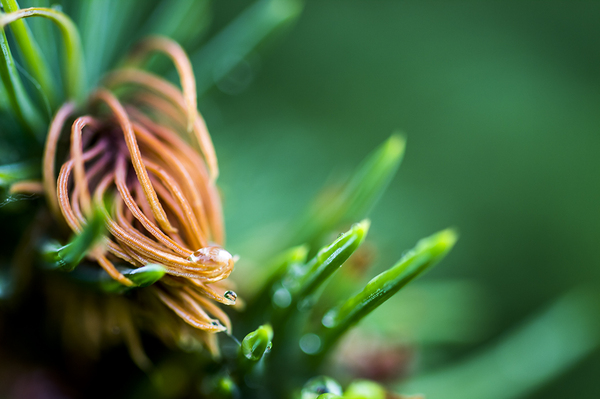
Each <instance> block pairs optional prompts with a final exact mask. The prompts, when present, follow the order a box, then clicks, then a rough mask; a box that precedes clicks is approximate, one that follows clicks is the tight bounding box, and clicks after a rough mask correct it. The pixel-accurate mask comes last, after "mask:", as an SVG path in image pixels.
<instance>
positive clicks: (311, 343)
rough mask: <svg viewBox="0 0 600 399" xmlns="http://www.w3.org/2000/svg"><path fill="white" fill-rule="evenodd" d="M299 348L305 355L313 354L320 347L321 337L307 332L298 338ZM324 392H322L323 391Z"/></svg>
mask: <svg viewBox="0 0 600 399" xmlns="http://www.w3.org/2000/svg"><path fill="white" fill-rule="evenodd" d="M299 343H300V349H302V352H304V353H306V354H307V355H314V354H315V353H318V352H319V350H320V349H321V338H319V336H318V335H317V334H313V333H308V334H304V335H303V336H302V338H300V342H299ZM323 393H324V392H323Z"/></svg>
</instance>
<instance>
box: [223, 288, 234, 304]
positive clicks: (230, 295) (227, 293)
mask: <svg viewBox="0 0 600 399" xmlns="http://www.w3.org/2000/svg"><path fill="white" fill-rule="evenodd" d="M223 296H224V297H225V299H228V300H230V301H231V302H232V303H235V300H236V299H237V294H236V293H235V292H233V291H225V293H224V294H223Z"/></svg>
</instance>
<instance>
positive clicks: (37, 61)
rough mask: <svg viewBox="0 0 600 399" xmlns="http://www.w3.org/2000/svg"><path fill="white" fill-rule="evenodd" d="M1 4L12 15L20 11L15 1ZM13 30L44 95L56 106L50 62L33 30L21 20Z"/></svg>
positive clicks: (13, 26) (13, 24)
mask: <svg viewBox="0 0 600 399" xmlns="http://www.w3.org/2000/svg"><path fill="white" fill-rule="evenodd" d="M0 2H1V3H2V5H3V6H4V10H5V11H6V12H9V13H12V12H16V11H18V10H19V5H18V4H17V2H16V1H15V0H0ZM11 30H12V32H13V34H14V36H15V40H16V42H17V44H18V45H19V49H20V50H21V54H22V55H23V59H24V60H25V62H26V63H27V66H28V67H29V69H30V71H31V75H32V77H33V79H35V80H36V81H37V83H38V84H39V85H40V88H41V90H42V93H43V95H45V96H46V98H47V99H48V102H49V103H50V104H51V106H54V105H56V85H55V84H54V81H53V80H52V73H51V72H50V68H49V66H48V62H47V61H46V59H45V58H44V55H43V54H42V51H41V50H40V47H39V46H38V44H37V42H36V40H35V38H34V37H33V34H32V33H31V30H30V29H29V27H28V26H27V24H26V23H25V21H21V20H19V21H14V22H13V23H12V25H11Z"/></svg>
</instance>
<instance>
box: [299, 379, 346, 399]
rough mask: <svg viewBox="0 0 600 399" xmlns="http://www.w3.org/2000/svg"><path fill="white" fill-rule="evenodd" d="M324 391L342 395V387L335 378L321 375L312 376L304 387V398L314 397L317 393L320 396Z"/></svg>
mask: <svg viewBox="0 0 600 399" xmlns="http://www.w3.org/2000/svg"><path fill="white" fill-rule="evenodd" d="M324 393H332V394H334V395H338V396H341V395H342V387H341V386H340V384H338V382H337V381H336V380H334V379H333V378H329V377H325V376H320V377H315V378H311V379H310V380H308V382H307V383H306V384H305V385H304V387H303V388H302V398H305V397H306V398H313V397H315V394H316V395H317V396H318V395H321V394H324Z"/></svg>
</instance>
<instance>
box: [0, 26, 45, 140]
mask: <svg viewBox="0 0 600 399" xmlns="http://www.w3.org/2000/svg"><path fill="white" fill-rule="evenodd" d="M3 16H4V15H3ZM1 18H2V17H0V19H1ZM0 29H2V28H0ZM0 33H1V34H0V49H1V50H2V58H3V59H2V60H1V61H0V77H1V78H2V82H3V85H4V87H5V89H6V94H7V96H8V103H9V104H10V106H11V108H12V110H13V112H14V114H15V116H16V117H17V119H18V120H19V122H20V123H21V124H22V125H23V126H25V127H26V129H27V130H28V131H29V132H30V133H31V134H33V135H34V136H35V137H36V139H37V140H39V138H40V134H41V133H42V131H43V123H42V119H41V117H40V114H39V111H38V109H37V108H36V107H35V105H34V104H33V102H32V101H31V99H30V98H29V95H28V94H27V91H26V90H25V87H24V86H23V82H22V81H21V78H20V77H19V73H18V71H17V67H16V64H15V60H14V58H13V56H12V53H11V51H10V47H9V45H8V40H7V39H6V33H5V32H4V29H2V30H1V31H0Z"/></svg>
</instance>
